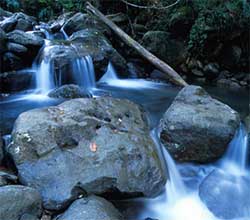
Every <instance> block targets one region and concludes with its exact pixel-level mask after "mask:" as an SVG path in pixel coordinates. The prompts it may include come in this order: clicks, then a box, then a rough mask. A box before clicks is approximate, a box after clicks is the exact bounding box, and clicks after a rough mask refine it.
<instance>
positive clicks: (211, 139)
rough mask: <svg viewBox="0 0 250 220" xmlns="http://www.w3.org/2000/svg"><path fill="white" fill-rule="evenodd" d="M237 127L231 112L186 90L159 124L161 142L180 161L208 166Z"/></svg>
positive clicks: (197, 89) (198, 91)
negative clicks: (205, 163) (206, 164)
mask: <svg viewBox="0 0 250 220" xmlns="http://www.w3.org/2000/svg"><path fill="white" fill-rule="evenodd" d="M239 124H240V118H239V114H238V113H237V112H236V111H234V110H233V109H232V108H230V107H229V106H227V105H225V104H223V103H222V102H220V101H217V100H216V99H213V98H211V97H210V96H209V95H208V94H207V93H206V92H205V91H204V90H203V89H202V88H201V87H199V86H192V85H191V86H186V87H185V88H183V89H182V90H181V91H180V92H179V94H178V95H177V97H176V98H175V100H174V101H173V103H172V104H171V106H170V107H169V109H168V110H167V111H166V112H165V114H164V116H163V118H162V120H161V124H160V126H161V130H162V131H161V141H162V142H163V144H164V145H165V147H166V148H167V149H168V150H169V152H170V153H171V154H172V156H173V157H174V158H175V159H177V160H179V161H196V162H202V163H204V162H210V161H214V160H215V159H217V158H219V157H221V156H222V155H223V153H224V152H225V150H226V148H227V146H228V143H229V142H230V141H231V139H232V138H233V136H234V133H235V131H236V129H237V128H238V126H239Z"/></svg>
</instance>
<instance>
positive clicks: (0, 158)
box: [0, 136, 3, 164]
mask: <svg viewBox="0 0 250 220" xmlns="http://www.w3.org/2000/svg"><path fill="white" fill-rule="evenodd" d="M2 160H3V141H2V138H1V136H0V164H1V162H2Z"/></svg>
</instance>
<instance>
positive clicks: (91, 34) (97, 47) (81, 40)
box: [70, 29, 127, 79]
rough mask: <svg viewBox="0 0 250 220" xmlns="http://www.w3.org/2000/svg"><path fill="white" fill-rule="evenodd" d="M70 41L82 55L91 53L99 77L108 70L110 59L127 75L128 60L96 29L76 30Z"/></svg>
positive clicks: (116, 67)
mask: <svg viewBox="0 0 250 220" xmlns="http://www.w3.org/2000/svg"><path fill="white" fill-rule="evenodd" d="M70 41H71V42H72V44H74V46H75V48H77V49H78V54H79V55H80V56H86V55H90V56H91V57H92V59H93V62H94V66H95V70H96V74H97V78H98V79H99V78H100V77H101V76H102V74H104V73H105V72H106V70H107V66H108V63H109V61H111V62H112V64H113V65H114V67H115V69H116V70H117V72H119V73H121V75H123V76H126V75H127V65H126V60H125V59H124V58H123V57H122V56H121V55H120V54H119V53H118V52H117V51H116V50H115V49H114V48H113V47H112V45H111V44H110V42H109V41H108V40H107V39H106V38H105V36H104V35H103V34H102V33H101V32H99V31H97V30H96V29H85V30H81V31H78V32H75V33H74V34H72V36H71V37H70Z"/></svg>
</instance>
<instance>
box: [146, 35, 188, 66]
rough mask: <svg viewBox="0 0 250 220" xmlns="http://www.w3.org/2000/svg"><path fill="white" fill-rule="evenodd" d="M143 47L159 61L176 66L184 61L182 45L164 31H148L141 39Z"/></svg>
mask: <svg viewBox="0 0 250 220" xmlns="http://www.w3.org/2000/svg"><path fill="white" fill-rule="evenodd" d="M142 42H143V45H144V46H145V47H146V48H147V49H148V50H149V51H150V52H152V53H153V54H155V55H156V56H157V57H159V58H160V59H162V60H164V61H166V62H167V63H170V64H171V65H173V66H178V65H179V64H180V63H182V62H183V61H184V60H185V47H184V43H183V42H181V41H178V40H176V39H174V38H173V37H172V36H171V35H170V33H168V32H164V31H148V32H147V33H146V34H144V36H143V38H142Z"/></svg>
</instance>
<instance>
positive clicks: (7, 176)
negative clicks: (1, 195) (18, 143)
mask: <svg viewBox="0 0 250 220" xmlns="http://www.w3.org/2000/svg"><path fill="white" fill-rule="evenodd" d="M17 180H18V178H17V176H16V175H14V174H13V173H11V172H10V171H7V170H4V169H0V186H5V185H8V184H13V183H17Z"/></svg>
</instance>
